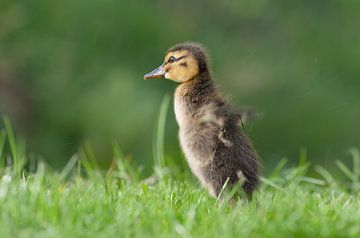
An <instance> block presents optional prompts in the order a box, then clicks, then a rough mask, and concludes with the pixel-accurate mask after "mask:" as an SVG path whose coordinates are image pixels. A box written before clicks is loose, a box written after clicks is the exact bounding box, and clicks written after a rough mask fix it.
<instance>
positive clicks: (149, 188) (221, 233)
mask: <svg viewBox="0 0 360 238" xmlns="http://www.w3.org/2000/svg"><path fill="white" fill-rule="evenodd" d="M165 102H166V101H165ZM165 106H166V105H165ZM159 121H161V120H159ZM4 125H5V128H4V129H2V130H1V131H0V161H1V162H2V165H1V166H0V234H1V237H2V238H6V237H239V236H244V237H359V235H360V226H359V223H360V202H359V201H360V196H359V191H360V181H359V179H360V157H359V151H358V150H356V149H352V150H351V153H352V157H353V166H352V168H351V169H350V168H348V167H346V166H345V165H344V164H343V163H341V162H340V161H338V162H337V165H338V167H339V169H340V171H342V172H343V174H344V175H345V177H346V178H347V179H346V180H339V179H335V178H334V177H333V176H332V175H331V174H330V173H329V172H328V171H327V170H326V169H324V168H322V167H316V171H317V172H318V176H317V177H316V178H314V177H311V176H309V173H308V169H309V163H308V161H307V160H306V156H305V154H303V155H302V156H301V157H300V161H299V164H298V165H297V166H296V167H292V168H285V165H286V161H285V160H282V161H281V162H280V163H279V164H278V166H277V167H276V168H275V169H274V170H273V172H272V173H271V174H270V175H269V176H268V177H267V178H262V182H263V183H262V186H261V187H260V189H259V190H258V191H257V193H256V194H255V196H254V199H253V200H252V201H251V202H246V201H238V202H237V204H236V205H229V204H228V203H227V202H224V203H223V202H219V201H217V200H216V199H213V198H211V197H209V195H208V194H207V192H206V191H205V190H203V189H201V188H200V186H199V185H197V184H196V183H195V181H194V180H193V179H190V178H192V177H191V176H190V175H189V173H184V172H181V171H179V169H178V168H177V167H176V166H174V165H171V163H169V162H168V161H163V160H162V159H159V158H155V160H154V162H153V167H154V170H153V174H152V176H151V177H145V176H144V175H143V174H142V173H141V169H139V167H138V166H136V165H134V164H131V163H129V161H128V160H127V159H126V158H125V157H124V156H123V155H122V153H121V151H120V149H119V147H118V145H116V143H114V144H113V158H114V159H113V163H112V166H111V167H110V168H109V169H108V170H107V171H104V170H101V169H100V167H99V166H98V165H97V162H96V160H95V158H94V156H93V154H92V152H91V148H90V147H89V146H88V145H85V146H84V147H83V148H82V149H80V150H79V152H78V153H77V154H75V155H74V156H73V157H72V158H71V159H70V160H69V161H68V163H67V165H66V166H65V167H64V168H63V169H62V170H61V171H53V170H51V168H49V167H48V166H47V165H46V164H45V163H44V162H43V161H36V160H34V159H32V156H31V155H30V156H27V155H26V153H25V150H24V147H23V146H21V144H22V142H21V141H17V139H16V138H15V136H14V133H13V131H12V128H11V125H10V123H9V121H8V120H7V119H5V120H4ZM157 131H158V132H159V133H161V131H162V130H161V123H159V127H158V130H157ZM156 137H157V140H158V142H157V143H156V144H157V146H154V148H155V149H156V148H160V150H158V151H157V152H156V153H155V154H156V155H157V156H159V155H160V154H161V153H162V151H161V146H160V147H159V143H160V142H161V136H159V135H157V136H156ZM160 158H161V155H160Z"/></svg>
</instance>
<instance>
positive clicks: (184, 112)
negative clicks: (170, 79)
mask: <svg viewBox="0 0 360 238" xmlns="http://www.w3.org/2000/svg"><path fill="white" fill-rule="evenodd" d="M216 95H217V92H216V87H215V85H214V82H213V80H212V78H211V75H210V74H209V73H208V72H204V73H201V74H199V75H197V76H195V78H194V79H192V80H189V81H187V82H185V83H182V84H180V85H179V86H178V87H177V89H176V91H175V95H174V103H175V105H174V106H175V114H176V119H177V121H178V123H179V124H181V122H182V119H184V118H185V116H191V115H193V114H194V113H196V111H197V110H199V109H200V108H201V107H202V106H203V105H205V104H207V103H208V102H209V101H211V99H213V98H215V97H216Z"/></svg>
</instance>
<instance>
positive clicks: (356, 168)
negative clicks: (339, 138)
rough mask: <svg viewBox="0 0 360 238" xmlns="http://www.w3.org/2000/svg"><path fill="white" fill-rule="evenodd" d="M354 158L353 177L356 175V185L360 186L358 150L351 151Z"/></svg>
mask: <svg viewBox="0 0 360 238" xmlns="http://www.w3.org/2000/svg"><path fill="white" fill-rule="evenodd" d="M349 152H350V154H351V156H352V158H353V175H354V183H356V184H359V181H360V153H359V150H358V149H356V148H351V149H350V150H349Z"/></svg>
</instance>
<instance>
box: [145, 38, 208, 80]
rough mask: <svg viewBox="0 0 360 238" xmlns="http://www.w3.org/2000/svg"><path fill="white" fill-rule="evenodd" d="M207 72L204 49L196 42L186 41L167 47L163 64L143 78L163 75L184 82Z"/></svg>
mask: <svg viewBox="0 0 360 238" xmlns="http://www.w3.org/2000/svg"><path fill="white" fill-rule="evenodd" d="M208 72H209V70H208V60H207V56H206V51H205V49H204V48H203V47H202V46H201V45H200V44H198V43H190V42H186V43H181V44H177V45H175V46H173V47H171V48H170V49H168V50H167V52H166V53H165V58H164V62H163V64H162V65H161V66H160V67H158V68H156V69H154V70H153V71H151V72H150V73H147V74H145V75H144V79H151V78H161V77H165V78H166V79H170V80H172V81H174V82H177V83H184V82H187V81H190V80H192V79H194V78H195V77H196V76H198V75H199V74H202V73H208Z"/></svg>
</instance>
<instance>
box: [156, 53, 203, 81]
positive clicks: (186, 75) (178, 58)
mask: <svg viewBox="0 0 360 238" xmlns="http://www.w3.org/2000/svg"><path fill="white" fill-rule="evenodd" d="M171 57H175V61H174V62H169V59H170V58H171ZM163 65H164V71H165V78H167V79H170V80H173V81H175V82H178V83H183V82H186V81H189V80H191V79H193V78H194V77H195V76H196V75H198V74H199V66H198V62H197V61H196V59H195V57H194V56H193V55H192V54H191V53H190V52H189V51H187V50H179V51H173V52H169V53H168V54H166V56H165V60H164V64H163Z"/></svg>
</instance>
